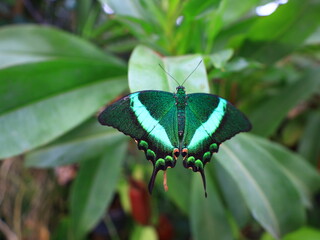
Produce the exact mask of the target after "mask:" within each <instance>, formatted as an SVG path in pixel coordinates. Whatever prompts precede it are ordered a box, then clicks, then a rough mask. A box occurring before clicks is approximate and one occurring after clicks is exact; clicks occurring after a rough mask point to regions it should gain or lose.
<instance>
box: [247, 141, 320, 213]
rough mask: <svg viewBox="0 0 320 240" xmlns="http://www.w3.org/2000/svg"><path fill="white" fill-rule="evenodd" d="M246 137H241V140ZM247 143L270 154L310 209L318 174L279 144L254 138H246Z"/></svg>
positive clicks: (316, 186)
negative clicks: (254, 144)
mask: <svg viewBox="0 0 320 240" xmlns="http://www.w3.org/2000/svg"><path fill="white" fill-rule="evenodd" d="M247 137H248V135H245V136H243V138H247ZM247 141H254V142H255V143H256V148H260V149H261V151H264V152H265V153H266V154H270V155H271V156H272V157H273V158H274V159H275V160H276V161H277V162H278V163H279V169H281V170H282V172H283V173H284V174H285V175H286V176H287V177H288V179H290V181H291V182H292V183H293V185H294V186H295V188H296V190H297V191H298V192H299V194H300V198H301V201H302V202H303V203H304V205H305V206H307V207H312V203H311V202H312V196H313V194H314V193H315V192H316V191H317V190H319V189H320V174H319V173H318V172H317V171H316V170H315V169H314V168H312V167H311V166H310V165H309V164H308V162H306V160H305V159H303V158H302V157H301V156H299V155H298V154H295V153H293V152H290V151H289V150H287V149H286V148H284V147H282V146H281V145H279V144H275V143H270V142H269V141H268V140H265V139H263V138H260V137H254V136H250V138H247Z"/></svg>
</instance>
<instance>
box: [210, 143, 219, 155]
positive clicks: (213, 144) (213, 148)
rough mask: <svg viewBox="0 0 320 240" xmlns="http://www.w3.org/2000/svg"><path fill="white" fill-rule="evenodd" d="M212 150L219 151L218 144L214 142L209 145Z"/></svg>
mask: <svg viewBox="0 0 320 240" xmlns="http://www.w3.org/2000/svg"><path fill="white" fill-rule="evenodd" d="M209 150H210V152H212V153H213V152H217V151H218V144H216V143H212V144H211V145H210V147H209Z"/></svg>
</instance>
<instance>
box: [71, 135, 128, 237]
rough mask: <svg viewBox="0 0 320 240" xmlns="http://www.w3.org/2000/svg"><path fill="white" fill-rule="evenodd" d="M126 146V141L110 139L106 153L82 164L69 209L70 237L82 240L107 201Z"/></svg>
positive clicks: (96, 220) (109, 199) (101, 214)
mask: <svg viewBox="0 0 320 240" xmlns="http://www.w3.org/2000/svg"><path fill="white" fill-rule="evenodd" d="M126 148H127V141H121V142H119V141H118V142H114V141H109V145H108V147H106V149H105V153H104V154H103V155H102V156H100V157H97V158H94V159H91V160H87V161H84V162H82V163H81V165H80V171H79V172H78V175H77V178H76V181H75V182H74V185H73V188H72V192H71V200H70V208H71V222H72V224H71V225H72V226H71V232H72V235H73V239H81V238H82V237H83V236H84V235H85V234H86V233H87V232H88V231H90V230H91V229H92V228H93V227H94V226H95V225H96V224H97V222H98V221H99V219H100V218H101V217H102V216H103V214H104V213H105V211H106V208H107V206H108V205H109V204H110V202H111V200H112V197H113V194H114V190H115V187H116V185H117V182H118V177H119V174H120V172H121V166H122V163H123V160H124V156H125V152H126Z"/></svg>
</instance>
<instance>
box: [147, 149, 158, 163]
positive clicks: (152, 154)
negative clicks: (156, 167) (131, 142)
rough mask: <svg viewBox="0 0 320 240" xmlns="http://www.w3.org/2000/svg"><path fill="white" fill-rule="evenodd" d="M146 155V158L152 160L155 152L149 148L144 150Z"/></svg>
mask: <svg viewBox="0 0 320 240" xmlns="http://www.w3.org/2000/svg"><path fill="white" fill-rule="evenodd" d="M146 157H147V159H148V160H151V161H153V160H154V159H155V158H156V154H155V153H154V151H152V150H151V149H148V150H147V152H146Z"/></svg>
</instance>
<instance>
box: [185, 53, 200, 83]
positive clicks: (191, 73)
mask: <svg viewBox="0 0 320 240" xmlns="http://www.w3.org/2000/svg"><path fill="white" fill-rule="evenodd" d="M201 63H202V59H201V60H200V62H199V63H198V65H197V66H196V68H195V69H193V71H192V72H191V73H190V74H189V76H188V77H187V78H186V79H185V80H184V81H183V83H182V84H181V86H183V84H184V83H185V82H186V81H187V80H188V78H189V77H190V76H191V75H192V73H194V71H196V70H197V68H198V67H199V66H200V64H201Z"/></svg>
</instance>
